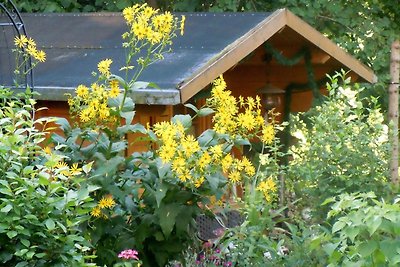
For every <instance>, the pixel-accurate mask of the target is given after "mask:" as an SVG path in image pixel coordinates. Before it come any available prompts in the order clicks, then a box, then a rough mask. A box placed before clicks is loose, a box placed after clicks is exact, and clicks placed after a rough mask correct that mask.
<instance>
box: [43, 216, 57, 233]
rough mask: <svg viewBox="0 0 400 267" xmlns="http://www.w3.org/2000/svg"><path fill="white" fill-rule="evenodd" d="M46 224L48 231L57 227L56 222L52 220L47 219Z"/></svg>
mask: <svg viewBox="0 0 400 267" xmlns="http://www.w3.org/2000/svg"><path fill="white" fill-rule="evenodd" d="M44 224H45V225H46V227H47V229H49V230H53V229H54V228H55V227H56V224H55V223H54V221H53V220H52V219H51V218H49V219H47V220H46V221H45V222H44Z"/></svg>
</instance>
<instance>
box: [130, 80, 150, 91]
mask: <svg viewBox="0 0 400 267" xmlns="http://www.w3.org/2000/svg"><path fill="white" fill-rule="evenodd" d="M149 84H150V83H148V82H142V81H137V82H135V83H134V84H133V85H132V86H131V87H130V89H131V90H133V91H135V90H138V89H145V88H147V86H148V85H149Z"/></svg>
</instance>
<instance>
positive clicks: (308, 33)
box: [285, 9, 378, 83]
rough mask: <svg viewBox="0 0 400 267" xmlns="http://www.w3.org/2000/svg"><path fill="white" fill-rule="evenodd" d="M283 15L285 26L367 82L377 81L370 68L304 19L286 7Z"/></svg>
mask: <svg viewBox="0 0 400 267" xmlns="http://www.w3.org/2000/svg"><path fill="white" fill-rule="evenodd" d="M285 17H286V24H287V26H288V27H290V28H291V29H293V30H294V31H296V32H297V33H298V34H299V35H301V36H303V37H304V38H306V39H307V40H308V41H310V42H312V43H313V44H315V45H316V46H317V47H318V48H320V49H321V50H322V51H324V52H325V53H327V54H328V55H330V56H331V57H333V58H335V59H336V60H337V61H339V62H341V63H342V64H343V65H344V66H346V67H347V68H349V69H350V70H351V71H353V72H354V73H356V74H357V75H359V76H360V77H361V78H362V79H364V80H365V81H367V82H369V83H376V82H377V80H378V79H377V77H376V75H375V74H374V72H373V71H372V70H371V69H370V68H368V67H367V66H365V65H364V64H362V63H361V62H360V61H358V60H357V59H355V58H354V57H353V56H351V55H350V54H348V53H347V52H346V51H345V50H343V49H341V48H340V47H338V46H337V44H335V43H334V42H332V41H331V40H330V39H329V38H327V37H325V36H324V35H322V34H321V33H320V32H318V31H317V30H316V29H314V28H313V27H311V26H310V25H309V24H307V23H306V22H305V21H304V20H302V19H300V18H299V17H298V16H296V15H295V14H293V13H292V12H290V11H289V10H287V9H285Z"/></svg>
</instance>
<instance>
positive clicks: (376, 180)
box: [0, 5, 400, 267]
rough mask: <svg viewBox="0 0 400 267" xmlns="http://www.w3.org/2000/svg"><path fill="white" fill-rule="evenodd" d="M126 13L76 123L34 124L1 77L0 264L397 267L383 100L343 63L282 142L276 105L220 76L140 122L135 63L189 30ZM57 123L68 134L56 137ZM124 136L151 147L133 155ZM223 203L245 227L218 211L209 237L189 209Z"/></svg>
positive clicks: (26, 98) (24, 52) (26, 99)
mask: <svg viewBox="0 0 400 267" xmlns="http://www.w3.org/2000/svg"><path fill="white" fill-rule="evenodd" d="M123 16H124V18H125V20H126V24H127V29H128V31H127V32H126V33H124V34H123V36H122V38H123V46H124V47H125V48H126V51H127V53H126V61H125V65H124V66H117V67H114V66H113V60H112V59H109V58H105V59H104V60H102V61H100V62H99V63H98V69H97V70H96V73H94V74H93V75H94V79H95V81H94V82H93V83H92V84H88V85H84V84H81V85H79V86H77V88H76V90H75V94H74V95H69V98H68V104H69V107H70V115H71V120H67V119H63V118H42V119H37V118H36V116H35V114H36V112H37V110H35V101H34V99H33V95H32V94H31V93H30V91H29V88H27V92H26V93H25V94H22V95H14V94H13V93H12V91H11V90H10V89H8V88H4V87H0V97H1V102H0V108H1V109H0V127H1V128H0V166H1V167H0V215H1V216H0V264H1V265H6V266H19V267H20V266H126V267H128V266H151V267H153V266H210V267H211V266H327V265H328V266H338V265H341V266H396V264H398V263H399V262H400V250H399V249H396V247H398V240H397V239H398V238H397V235H398V234H399V233H398V227H397V226H398V223H399V218H400V212H399V209H398V199H397V198H393V195H395V194H396V193H397V192H396V191H395V190H394V189H393V188H391V187H390V186H388V184H387V176H388V151H389V146H390V144H389V142H388V136H387V135H388V126H387V125H386V124H385V121H384V117H383V114H382V112H381V110H380V108H379V106H378V104H377V103H378V102H377V100H376V99H374V98H361V97H360V94H359V93H360V91H362V89H361V88H359V87H357V86H352V85H351V84H350V81H349V79H347V78H346V76H345V73H339V74H337V75H335V76H333V77H331V81H330V83H328V84H327V89H328V95H327V96H326V98H325V101H324V102H323V103H322V104H321V105H320V106H317V107H313V108H312V109H311V110H310V111H308V112H307V113H305V114H297V115H295V116H293V117H292V119H291V122H290V126H291V127H290V129H292V134H293V143H292V146H291V147H290V149H289V151H287V152H285V149H284V146H283V145H282V144H281V143H280V139H279V137H278V136H279V133H280V132H282V131H285V126H287V123H284V124H280V123H278V122H277V121H276V114H275V113H274V111H273V110H272V111H269V112H266V113H265V114H264V113H263V112H262V107H261V99H260V98H259V97H255V98H252V97H246V98H243V97H238V98H236V97H234V96H233V95H232V94H231V92H230V91H229V90H228V89H227V85H226V83H225V81H224V79H223V77H222V76H220V77H219V78H217V79H215V81H214V82H213V84H212V89H211V95H210V97H209V98H208V99H207V101H206V104H205V105H204V106H203V107H197V106H194V105H192V104H186V105H185V106H186V107H187V108H188V109H190V110H191V112H190V114H191V115H189V114H179V115H175V116H174V117H173V118H171V120H170V121H164V122H158V123H155V124H153V125H141V124H139V123H135V122H134V121H135V103H134V102H133V100H132V99H131V97H130V96H131V94H132V92H134V91H135V90H137V89H140V88H146V87H154V88H155V89H154V90H157V85H155V84H153V83H151V82H144V81H140V77H141V73H142V72H143V70H144V69H146V68H147V67H148V66H149V65H151V64H152V63H153V62H155V61H157V60H162V59H163V57H164V54H165V53H166V52H168V51H169V49H170V45H171V43H172V41H173V38H174V37H175V36H176V35H177V34H184V23H185V17H176V16H174V15H172V14H171V13H169V12H165V13H160V11H158V10H156V9H153V8H151V7H149V6H147V5H134V6H132V7H128V8H125V9H124V11H123ZM15 45H16V53H17V55H18V57H19V59H21V58H22V59H23V60H26V59H27V58H28V57H33V59H34V61H35V62H34V63H35V64H36V63H38V62H41V61H45V59H46V56H45V54H44V52H42V51H39V50H37V48H36V45H35V43H34V41H33V40H32V39H30V38H27V37H25V36H21V37H17V38H16V39H15ZM18 62H21V61H20V60H19V61H18ZM35 64H34V65H35ZM112 70H116V71H112ZM17 74H18V73H17ZM202 116H212V122H213V126H212V128H211V129H207V130H206V131H204V132H203V133H202V134H200V135H199V136H195V135H193V134H192V131H191V128H192V125H193V121H194V120H196V118H198V117H202ZM54 125H57V126H56V127H58V129H60V130H61V131H62V134H56V133H52V134H51V136H50V134H49V132H51V131H53V130H55V129H54V127H55V126H54ZM128 135H134V136H138V138H137V140H135V141H141V142H143V141H145V142H147V144H148V150H147V151H145V152H134V153H133V154H129V155H127V152H126V151H127V148H128V146H129V145H131V144H130V143H129V142H128V138H127V136H128ZM129 140H130V139H129ZM286 157H289V158H290V159H291V160H290V161H289V164H288V166H284V165H283V164H282V162H285V161H284V160H283V159H284V158H286ZM281 177H286V178H287V179H286V181H287V182H286V186H285V187H282V184H281V183H282V181H283V180H282V179H280V178H281ZM283 188H284V189H285V191H283V190H282V189H283ZM279 190H281V191H282V192H281V193H280V194H278V192H279ZM370 191H373V192H374V193H372V192H370ZM278 195H285V198H286V199H287V200H288V201H287V202H286V203H285V204H286V205H284V206H283V205H282V203H280V204H279V197H278ZM392 203H393V204H392ZM321 206H322V207H321ZM231 209H235V210H236V211H238V212H239V213H240V214H241V217H242V221H241V223H239V225H237V226H236V227H231V228H228V227H225V225H223V223H222V221H221V228H222V231H221V232H220V233H219V236H218V238H217V239H215V240H210V241H208V242H205V243H202V242H201V241H200V240H199V239H198V238H197V225H196V218H197V216H199V215H200V214H208V215H210V216H214V214H215V213H217V212H218V213H220V214H222V215H221V216H224V213H225V212H227V211H229V210H231ZM306 211H309V213H307V212H306Z"/></svg>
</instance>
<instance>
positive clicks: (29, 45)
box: [14, 35, 46, 62]
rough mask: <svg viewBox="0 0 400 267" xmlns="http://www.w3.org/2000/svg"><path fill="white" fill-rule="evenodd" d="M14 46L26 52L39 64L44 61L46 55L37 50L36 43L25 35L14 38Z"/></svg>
mask: <svg viewBox="0 0 400 267" xmlns="http://www.w3.org/2000/svg"><path fill="white" fill-rule="evenodd" d="M14 44H15V46H16V47H17V48H19V49H21V50H24V51H26V53H27V54H28V55H29V56H31V57H33V58H34V59H35V60H37V61H39V62H45V61H46V53H45V52H44V51H43V50H38V49H37V47H36V42H35V41H34V40H33V39H32V38H28V37H26V36H25V35H20V36H16V37H15V38H14Z"/></svg>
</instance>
